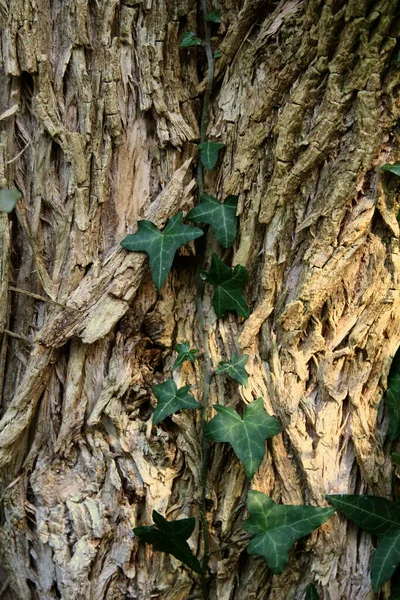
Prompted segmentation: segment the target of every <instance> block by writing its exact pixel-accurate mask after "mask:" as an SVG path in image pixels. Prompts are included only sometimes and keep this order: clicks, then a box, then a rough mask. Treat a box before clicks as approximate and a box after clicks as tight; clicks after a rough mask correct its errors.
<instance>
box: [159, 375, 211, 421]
mask: <svg viewBox="0 0 400 600" xmlns="http://www.w3.org/2000/svg"><path fill="white" fill-rule="evenodd" d="M191 387H192V386H191V385H185V386H184V387H181V388H180V389H179V390H178V388H177V386H176V383H175V381H174V380H173V379H167V381H164V383H159V384H157V385H153V387H152V388H151V390H152V392H153V394H154V395H155V397H156V398H157V400H158V404H157V406H156V408H155V410H154V412H153V425H157V423H160V422H161V421H162V420H163V419H165V417H168V416H169V415H172V414H174V413H176V412H178V410H181V409H183V408H200V407H201V404H200V403H199V402H197V400H195V399H194V398H193V396H192V395H191V394H188V390H190V388H191Z"/></svg>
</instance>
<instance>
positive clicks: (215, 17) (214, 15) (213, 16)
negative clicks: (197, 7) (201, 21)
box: [206, 10, 221, 24]
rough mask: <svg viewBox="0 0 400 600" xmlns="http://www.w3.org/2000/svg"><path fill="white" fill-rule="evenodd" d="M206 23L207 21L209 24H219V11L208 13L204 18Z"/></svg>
mask: <svg viewBox="0 0 400 600" xmlns="http://www.w3.org/2000/svg"><path fill="white" fill-rule="evenodd" d="M206 21H208V22H209V23H217V24H219V23H221V11H220V10H214V11H213V12H210V13H208V15H207V16H206Z"/></svg>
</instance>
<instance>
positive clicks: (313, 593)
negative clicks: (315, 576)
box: [304, 583, 319, 600]
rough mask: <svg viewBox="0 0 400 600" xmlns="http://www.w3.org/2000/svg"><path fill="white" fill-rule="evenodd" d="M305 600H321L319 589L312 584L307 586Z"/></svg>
mask: <svg viewBox="0 0 400 600" xmlns="http://www.w3.org/2000/svg"><path fill="white" fill-rule="evenodd" d="M304 600H319V594H318V592H317V588H316V587H315V585H313V584H312V583H310V584H309V585H308V586H307V589H306V595H305V598H304Z"/></svg>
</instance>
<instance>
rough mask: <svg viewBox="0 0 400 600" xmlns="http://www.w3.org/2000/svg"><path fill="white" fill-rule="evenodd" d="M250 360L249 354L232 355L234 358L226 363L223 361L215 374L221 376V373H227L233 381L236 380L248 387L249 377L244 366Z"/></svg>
mask: <svg viewBox="0 0 400 600" xmlns="http://www.w3.org/2000/svg"><path fill="white" fill-rule="evenodd" d="M248 360H249V356H248V354H235V353H234V354H232V358H231V360H230V361H228V362H226V361H224V360H221V362H220V363H219V367H218V369H217V370H216V371H215V373H216V374H217V375H220V374H221V373H226V374H227V375H228V377H230V378H231V379H235V381H238V382H239V383H240V384H242V385H244V386H247V382H248V379H249V376H248V374H247V371H246V369H245V368H244V366H245V364H246V363H247V361H248Z"/></svg>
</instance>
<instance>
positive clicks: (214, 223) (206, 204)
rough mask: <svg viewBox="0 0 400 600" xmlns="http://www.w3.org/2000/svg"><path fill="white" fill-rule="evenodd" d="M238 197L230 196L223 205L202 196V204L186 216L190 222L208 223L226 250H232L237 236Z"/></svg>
mask: <svg viewBox="0 0 400 600" xmlns="http://www.w3.org/2000/svg"><path fill="white" fill-rule="evenodd" d="M237 204H238V197H237V196H228V197H227V198H225V201H224V203H223V204H221V202H218V200H217V199H216V198H214V197H213V196H209V195H208V194H202V195H201V196H200V203H199V204H198V205H197V206H195V207H194V208H192V210H191V211H190V212H189V213H188V214H187V215H186V219H187V220H188V221H193V222H194V223H208V224H209V225H211V227H212V230H213V232H214V235H215V237H216V238H217V240H218V241H219V243H220V244H221V246H223V247H224V248H230V247H231V246H232V245H233V242H234V241H235V238H236V234H237V221H238V220H237V216H236V209H237Z"/></svg>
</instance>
